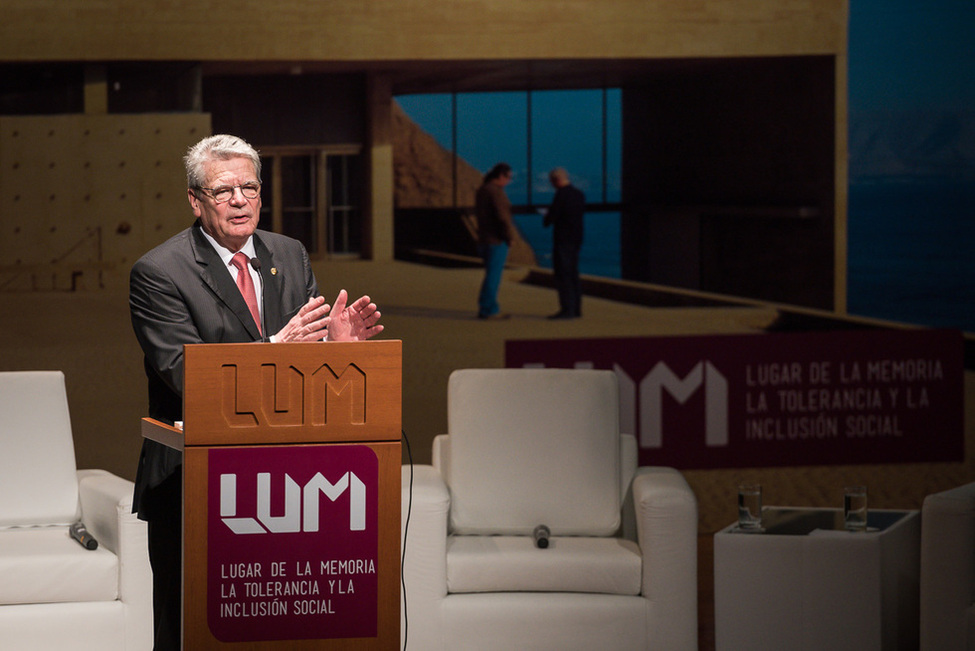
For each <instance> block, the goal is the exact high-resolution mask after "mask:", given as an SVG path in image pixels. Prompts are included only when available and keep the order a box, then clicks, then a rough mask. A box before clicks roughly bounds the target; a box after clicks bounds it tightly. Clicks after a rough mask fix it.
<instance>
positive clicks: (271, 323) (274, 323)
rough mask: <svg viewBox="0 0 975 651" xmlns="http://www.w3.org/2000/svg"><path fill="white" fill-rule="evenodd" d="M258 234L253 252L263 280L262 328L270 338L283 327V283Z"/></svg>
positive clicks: (269, 252) (255, 234) (268, 251)
mask: <svg viewBox="0 0 975 651" xmlns="http://www.w3.org/2000/svg"><path fill="white" fill-rule="evenodd" d="M260 232H261V231H259V230H258V231H255V232H254V250H255V251H256V252H257V259H258V260H260V261H261V278H263V279H264V327H265V328H267V336H268V337H270V336H271V335H272V334H274V333H276V332H278V331H279V330H281V328H283V327H284V315H283V314H282V313H281V304H282V300H281V296H282V288H281V283H282V282H284V276H283V275H282V274H280V273H278V269H277V267H276V266H275V264H274V253H273V252H272V251H271V249H270V248H268V246H267V245H266V244H265V243H264V240H263V239H262V238H261V237H260V235H259V234H260Z"/></svg>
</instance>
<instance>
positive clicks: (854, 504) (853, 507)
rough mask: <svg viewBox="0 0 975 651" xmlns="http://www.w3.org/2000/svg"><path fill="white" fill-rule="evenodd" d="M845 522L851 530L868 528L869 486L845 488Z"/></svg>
mask: <svg viewBox="0 0 975 651" xmlns="http://www.w3.org/2000/svg"><path fill="white" fill-rule="evenodd" d="M843 522H844V523H845V525H846V528H847V529H848V530H850V531H866V530H867V487H866V486H847V487H846V488H844V489H843Z"/></svg>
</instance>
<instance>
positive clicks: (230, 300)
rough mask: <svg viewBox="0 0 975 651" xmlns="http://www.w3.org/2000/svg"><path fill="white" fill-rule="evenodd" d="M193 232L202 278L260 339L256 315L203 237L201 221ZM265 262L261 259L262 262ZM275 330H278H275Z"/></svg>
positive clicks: (243, 325)
mask: <svg viewBox="0 0 975 651" xmlns="http://www.w3.org/2000/svg"><path fill="white" fill-rule="evenodd" d="M192 233H193V237H192V238H191V240H190V241H191V242H192V243H193V255H194V257H195V258H196V263H197V265H198V267H199V269H200V279H201V280H203V282H204V283H206V285H207V286H208V287H209V288H210V289H211V290H213V293H214V294H216V295H217V298H219V299H220V300H221V301H223V303H224V304H225V305H226V306H227V307H228V308H230V310H231V311H232V312H233V313H234V314H235V315H236V316H237V318H238V319H239V320H240V324H241V326H242V327H243V328H244V329H245V330H247V334H248V335H250V336H251V337H252V338H254V339H259V338H260V337H261V333H260V331H259V330H258V329H257V324H256V323H254V317H253V316H251V313H250V310H249V309H248V308H247V302H246V301H244V297H243V296H242V295H241V293H240V290H239V289H237V283H235V282H234V279H233V277H232V276H231V275H230V270H229V269H225V268H224V265H223V261H222V260H221V259H220V256H219V255H217V252H216V251H214V250H213V247H212V246H210V243H209V242H207V240H206V238H205V237H203V231H202V229H201V227H200V225H199V222H197V223H196V224H195V225H194V227H193V230H192ZM263 262H264V261H263V260H261V263H262V264H263ZM275 332H277V331H276V330H275Z"/></svg>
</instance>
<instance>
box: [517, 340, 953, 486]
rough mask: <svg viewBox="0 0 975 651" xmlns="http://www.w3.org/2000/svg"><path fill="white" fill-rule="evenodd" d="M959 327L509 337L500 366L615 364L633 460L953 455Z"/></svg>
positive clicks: (776, 461) (751, 462) (694, 464)
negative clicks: (635, 451)
mask: <svg viewBox="0 0 975 651" xmlns="http://www.w3.org/2000/svg"><path fill="white" fill-rule="evenodd" d="M962 343H963V340H962V336H961V333H960V332H958V331H957V330H881V329H877V330H870V331H866V330H858V331H835V332H809V333H766V334H748V335H714V336H688V337H643V338H625V339H575V340H530V341H509V342H507V343H506V347H505V356H506V359H505V364H506V366H508V367H536V368H538V367H552V368H598V369H608V370H612V371H614V372H615V373H616V377H617V379H618V380H619V388H620V429H621V431H623V432H626V433H630V434H634V435H635V436H636V437H637V440H638V441H639V444H640V462H641V463H643V464H644V465H671V466H674V467H677V468H730V467H761V466H788V465H810V464H856V463H898V462H911V463H913V462H925V461H929V462H930V461H961V460H962V459H963V455H964V430H963V414H964V411H963V409H964V395H963V389H964V368H963V363H962V361H963V347H962Z"/></svg>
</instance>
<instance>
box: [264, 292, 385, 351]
mask: <svg viewBox="0 0 975 651" xmlns="http://www.w3.org/2000/svg"><path fill="white" fill-rule="evenodd" d="M348 300H349V295H348V293H347V292H346V291H345V290H344V289H343V290H340V291H339V295H338V296H336V297H335V305H334V306H332V305H329V304H328V303H326V302H325V297H324V296H315V297H313V298H310V299H308V302H307V303H305V304H304V305H303V306H302V307H301V309H300V310H298V313H297V314H295V315H294V316H293V317H292V318H291V320H290V321H288V324H287V325H285V326H284V327H283V328H281V331H280V332H278V333H277V334H276V335H274V337H273V341H274V342H275V343H281V342H293V341H321V340H322V339H323V338H324V337H325V336H326V334H327V335H328V340H329V341H365V340H366V339H369V338H370V337H372V336H374V335H378V334H379V333H380V332H382V331H383V326H381V325H379V323H378V322H379V317H381V316H382V315H381V314H380V313H379V308H377V307H376V304H375V303H372V302H370V300H369V297H368V296H363V297H362V298H360V299H359V300H357V301H356V302H354V303H352V304H351V305H347V302H348Z"/></svg>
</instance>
